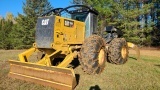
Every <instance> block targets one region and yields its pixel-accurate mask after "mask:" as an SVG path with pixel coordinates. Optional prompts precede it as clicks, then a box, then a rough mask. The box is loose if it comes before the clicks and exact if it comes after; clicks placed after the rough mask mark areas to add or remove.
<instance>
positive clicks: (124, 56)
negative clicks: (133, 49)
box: [121, 46, 127, 59]
mask: <svg viewBox="0 0 160 90" xmlns="http://www.w3.org/2000/svg"><path fill="white" fill-rule="evenodd" d="M126 54H127V49H126V47H125V46H123V47H122V49H121V55H122V58H123V59H124V58H126V57H127V55H126Z"/></svg>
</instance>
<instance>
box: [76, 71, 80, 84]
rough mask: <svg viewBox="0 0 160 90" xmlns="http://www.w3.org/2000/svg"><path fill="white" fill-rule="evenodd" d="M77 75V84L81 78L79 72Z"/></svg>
mask: <svg viewBox="0 0 160 90" xmlns="http://www.w3.org/2000/svg"><path fill="white" fill-rule="evenodd" d="M75 76H76V81H77V85H78V84H79V79H80V75H79V74H75Z"/></svg>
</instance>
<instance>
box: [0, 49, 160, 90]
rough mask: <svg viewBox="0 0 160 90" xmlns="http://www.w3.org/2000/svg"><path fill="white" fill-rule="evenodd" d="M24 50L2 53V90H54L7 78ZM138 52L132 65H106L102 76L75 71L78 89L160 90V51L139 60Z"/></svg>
mask: <svg viewBox="0 0 160 90" xmlns="http://www.w3.org/2000/svg"><path fill="white" fill-rule="evenodd" d="M23 51H24V50H7V51H5V50H0V90H54V89H53V88H50V87H45V86H41V85H37V84H34V83H29V82H25V81H21V80H16V79H11V78H8V77H7V74H8V72H9V64H8V62H7V60H9V59H13V60H14V59H15V60H17V59H18V56H17V55H18V53H21V52H23ZM134 58H136V55H135V53H134V51H132V50H130V54H129V59H128V62H127V63H126V64H124V65H113V64H110V63H107V62H106V67H105V70H104V71H103V72H102V73H101V74H100V75H94V76H93V75H87V74H85V73H84V72H83V71H82V70H81V66H78V67H76V68H75V73H76V74H78V75H79V81H78V85H77V86H76V88H75V90H158V89H160V51H159V50H141V57H140V59H139V60H138V61H137V60H135V59H134Z"/></svg>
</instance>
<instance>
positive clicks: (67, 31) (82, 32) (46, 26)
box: [9, 5, 128, 90]
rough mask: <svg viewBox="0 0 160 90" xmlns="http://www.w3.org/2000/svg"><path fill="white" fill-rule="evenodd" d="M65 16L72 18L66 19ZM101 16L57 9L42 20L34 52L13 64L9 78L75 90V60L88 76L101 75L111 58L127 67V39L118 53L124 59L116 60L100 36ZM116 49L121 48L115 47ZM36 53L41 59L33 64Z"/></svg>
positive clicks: (82, 9)
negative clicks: (98, 31)
mask: <svg viewBox="0 0 160 90" xmlns="http://www.w3.org/2000/svg"><path fill="white" fill-rule="evenodd" d="M62 12H66V13H68V14H67V15H66V16H65V17H64V16H63V15H62V14H63V13H62ZM49 14H51V15H49ZM97 16H98V12H97V11H96V10H95V9H93V8H91V7H88V6H84V5H73V6H69V7H66V8H55V9H53V10H51V11H49V12H47V13H45V14H43V15H42V17H38V20H37V25H36V35H35V43H34V44H33V47H32V48H30V49H28V50H26V51H25V52H23V53H21V54H19V60H20V61H17V60H9V62H10V72H9V77H12V78H17V79H22V80H26V81H30V82H34V83H38V84H42V85H45V86H51V87H53V88H56V89H60V90H72V89H74V88H75V86H76V85H77V83H76V77H75V73H74V71H73V69H72V68H70V66H71V65H70V64H71V62H72V61H73V60H74V59H75V58H78V60H79V62H80V65H81V66H82V69H83V71H85V72H86V73H88V74H99V73H101V72H102V71H103V70H104V67H105V62H106V61H107V60H106V59H107V58H108V57H110V58H109V60H110V61H113V63H117V62H118V63H125V62H126V61H127V58H128V44H127V42H126V41H125V39H123V42H121V44H123V45H122V46H120V47H118V48H120V49H117V50H119V52H120V53H116V55H119V56H121V57H122V58H118V59H114V58H112V57H113V56H112V57H111V55H112V54H113V53H114V50H113V51H112V52H111V48H110V47H111V46H112V45H110V46H108V43H107V42H105V40H104V38H103V37H101V36H99V35H98V33H97ZM105 39H106V38H105ZM108 39H109V38H108ZM113 41H116V40H113ZM117 43H118V42H117ZM112 48H117V46H115V45H113V46H112ZM108 51H110V52H108ZM35 52H37V53H38V56H37V61H36V62H34V63H33V62H32V60H31V59H30V56H31V55H32V54H33V53H35ZM108 55H109V56H108ZM120 61H123V62H120Z"/></svg>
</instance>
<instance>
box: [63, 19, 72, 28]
mask: <svg viewBox="0 0 160 90" xmlns="http://www.w3.org/2000/svg"><path fill="white" fill-rule="evenodd" d="M64 26H67V27H73V26H74V22H73V21H71V20H64Z"/></svg>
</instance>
